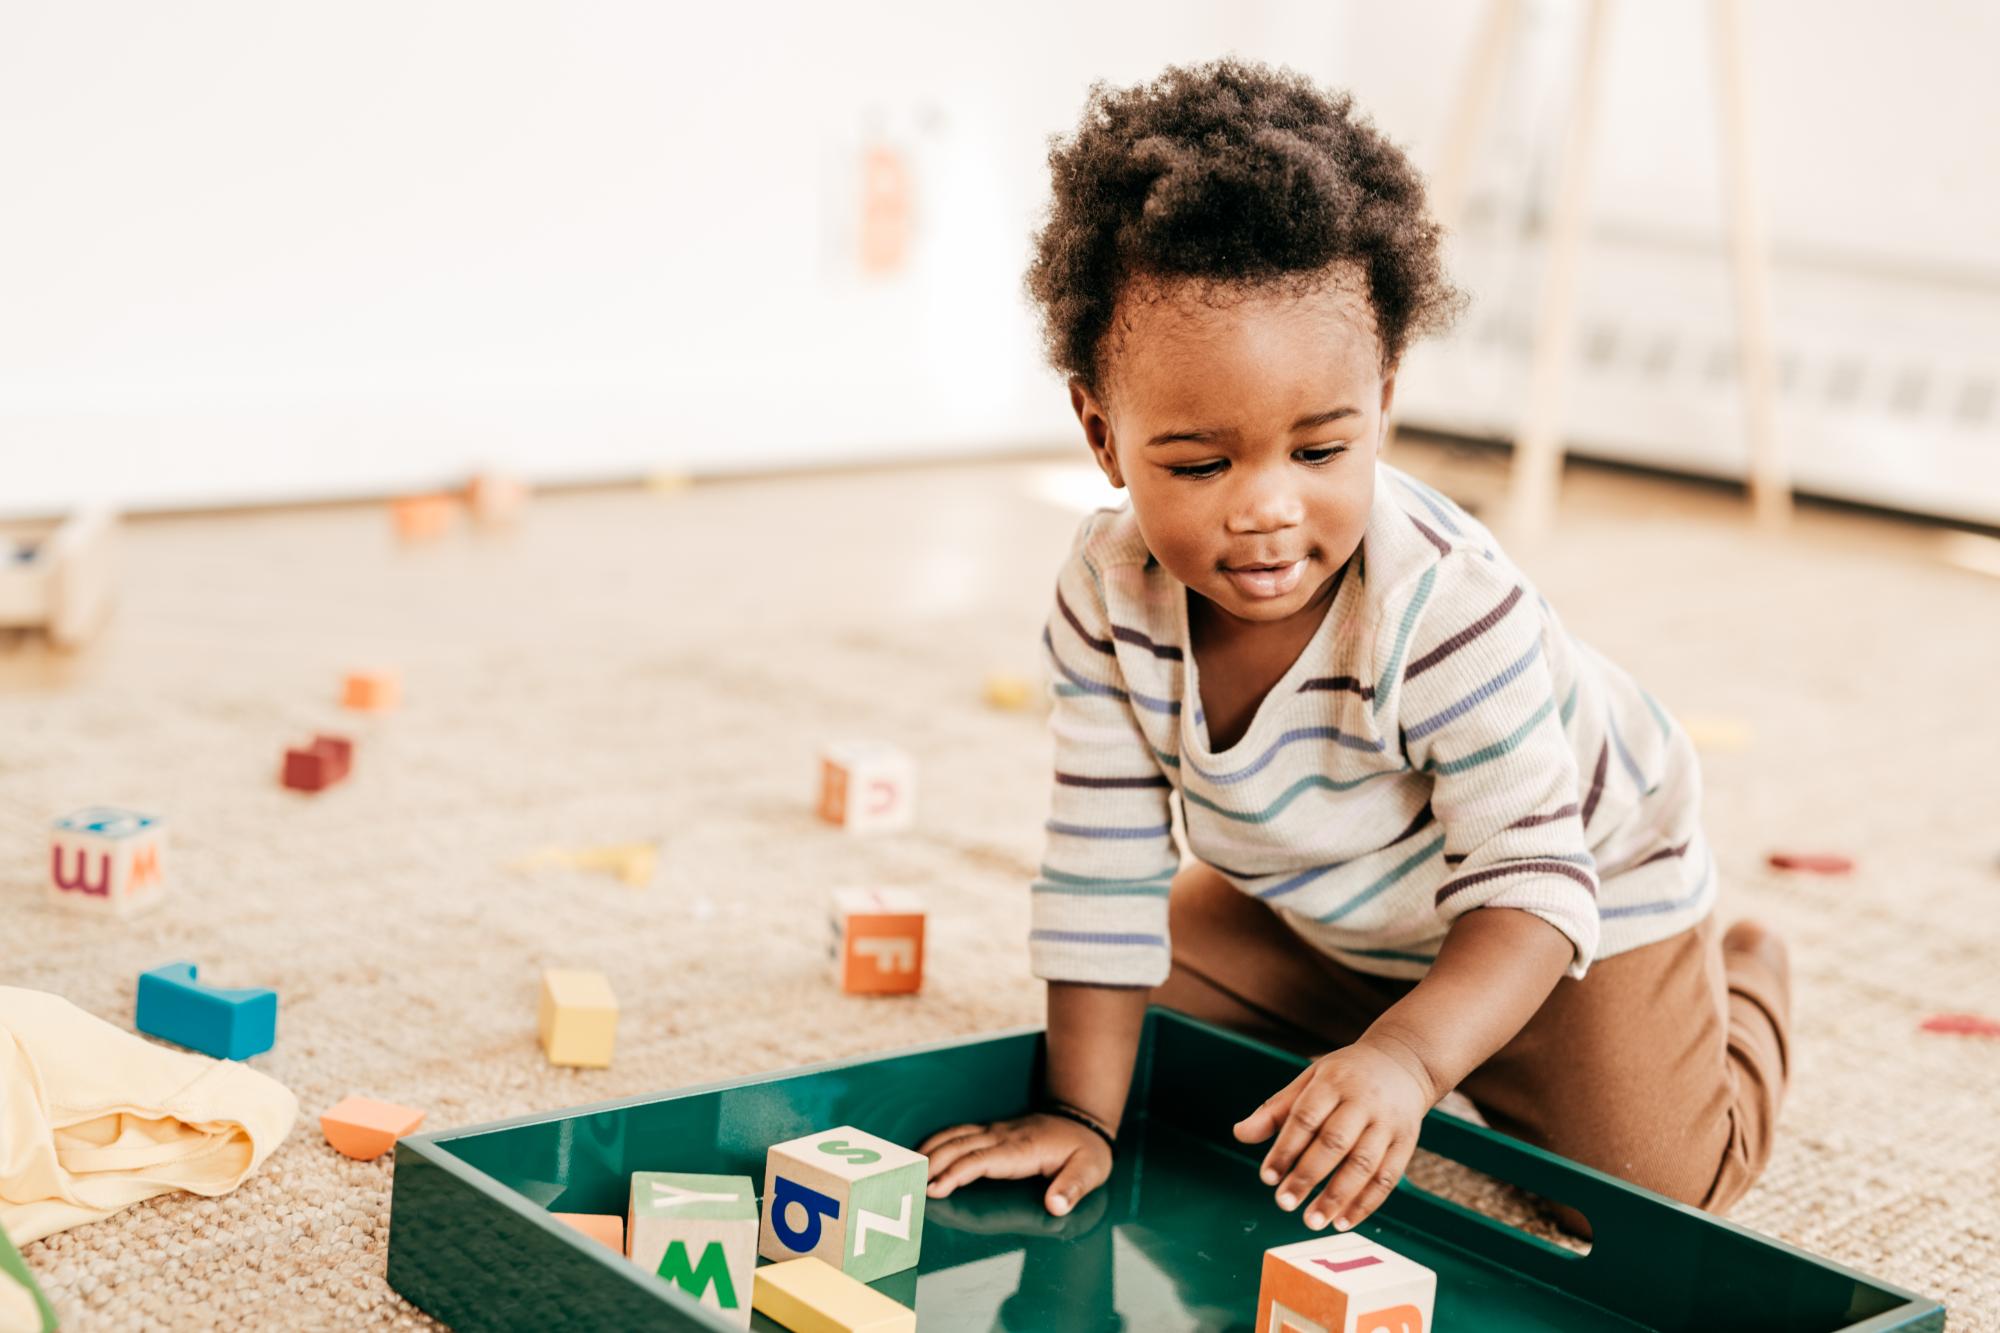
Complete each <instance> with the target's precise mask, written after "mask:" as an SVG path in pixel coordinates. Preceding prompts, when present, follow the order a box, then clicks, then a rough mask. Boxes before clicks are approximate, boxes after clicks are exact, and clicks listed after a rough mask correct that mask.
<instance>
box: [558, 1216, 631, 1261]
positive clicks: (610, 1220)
mask: <svg viewBox="0 0 2000 1333" xmlns="http://www.w3.org/2000/svg"><path fill="white" fill-rule="evenodd" d="M549 1216H551V1217H553V1218H555V1219H556V1220H557V1221H558V1222H561V1223H563V1224H564V1225H566V1226H572V1227H575V1228H576V1229H577V1230H578V1231H581V1232H582V1233H583V1234H584V1235H586V1236H588V1237H590V1238H591V1239H592V1240H594V1241H597V1242H598V1243H599V1244H601V1245H604V1246H606V1247H607V1248H608V1249H610V1251H611V1252H612V1253H613V1254H623V1253H625V1219H624V1218H622V1217H609V1216H606V1215H604V1214H602V1213H551V1214H549Z"/></svg>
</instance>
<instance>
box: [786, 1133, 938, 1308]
mask: <svg viewBox="0 0 2000 1333" xmlns="http://www.w3.org/2000/svg"><path fill="white" fill-rule="evenodd" d="M929 1177H930V1166H929V1161H928V1159H926V1158H925V1157H924V1156H923V1155H922V1154H920V1153H914V1152H911V1151H910V1150H909V1149H908V1148H901V1147H898V1146H897V1145H895V1144H893V1143H891V1142H889V1141H888V1140H887V1139H878V1138H876V1137H875V1136H874V1135H873V1134H864V1133H863V1132H862V1131H860V1130H858V1129H854V1128H851V1127H848V1126H842V1127H841V1128H839V1129H829V1130H823V1131H821V1132H820V1133H818V1134H809V1135H807V1136H806V1137H805V1138H802V1139H793V1140H791V1141H790V1142H788V1143H780V1144H778V1145H776V1146H775V1147H773V1148H772V1149H771V1150H770V1152H769V1154H768V1155H767V1156H766V1157H765V1165H764V1231H763V1237H762V1239H761V1240H760V1241H759V1242H758V1246H757V1252H758V1253H759V1254H761V1255H763V1256H764V1257H765V1258H766V1259H772V1260H784V1259H798V1258H803V1257H805V1256H807V1255H810V1256H812V1257H813V1258H815V1259H820V1260H824V1261H825V1262H826V1263H829V1264H831V1265H833V1266H834V1267H835V1268H838V1269H840V1270H841V1271H842V1272H844V1273H846V1274H847V1275H848V1276H849V1277H851V1278H854V1279H855V1280H856V1281H859V1282H873V1281H875V1279H877V1278H880V1277H886V1276H888V1275H889V1274H890V1273H900V1272H901V1271H902V1270H904V1269H905V1268H912V1267H915V1265H916V1262H917V1255H918V1252H919V1251H920V1250H921V1248H922V1245H923V1232H924V1186H925V1184H926V1183H927V1182H928V1180H929Z"/></svg>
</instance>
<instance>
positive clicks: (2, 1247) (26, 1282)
mask: <svg viewBox="0 0 2000 1333" xmlns="http://www.w3.org/2000/svg"><path fill="white" fill-rule="evenodd" d="M0 1273H7V1274H9V1275H11V1276H12V1277H13V1279H14V1280H15V1281H16V1282H18V1283H20V1284H21V1285H22V1286H24V1287H26V1288H27V1289H28V1294H29V1295H30V1296H33V1297H34V1298H35V1306H36V1308H38V1309H39V1310H40V1311H41V1312H42V1333H55V1326H56V1312H55V1310H54V1308H53V1307H52V1306H50V1305H49V1298H48V1297H46V1296H44V1295H42V1289H41V1288H40V1287H38V1286H36V1285H35V1275H34V1274H33V1273H30V1272H29V1271H28V1265H27V1261H25V1260H24V1259H22V1258H21V1252H20V1251H19V1250H17V1249H15V1248H14V1242H13V1241H11V1240H9V1239H8V1238H7V1233H6V1232H4V1231H0Z"/></svg>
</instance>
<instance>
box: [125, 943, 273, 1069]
mask: <svg viewBox="0 0 2000 1333" xmlns="http://www.w3.org/2000/svg"><path fill="white" fill-rule="evenodd" d="M136 1021H137V1024H138V1028H139V1031H141V1032H143V1033H145V1034H147V1035H148V1036H152V1037H160V1038H162V1039H164V1040H166V1041H170V1042H173V1043H174V1044H175V1045H177V1046H186V1047H189V1048H190V1049H193V1050H197V1051H200V1052H201V1053H202V1054H204V1055H212V1056H214V1057H215V1058H216V1059H218V1060H248V1059H249V1058H250V1057H251V1056H253V1055H257V1054H259V1053H261V1052H264V1051H268V1050H270V1049H271V1047H272V1045H273V1044H274V1043H275V1042H276V1041H277V1040H278V992H276V991H274V990H266V989H264V988H263V987H261V986H253V987H249V988H247V989H243V990H228V989H225V988H223V987H220V986H205V985H203V984H202V983H201V982H200V981H199V980H197V979H196V975H195V965H194V964H193V963H168V964H167V965H166V966H165V967H156V968H154V969H153V970H152V971H150V972H141V973H140V974H139V1005H138V1014H137V1019H136Z"/></svg>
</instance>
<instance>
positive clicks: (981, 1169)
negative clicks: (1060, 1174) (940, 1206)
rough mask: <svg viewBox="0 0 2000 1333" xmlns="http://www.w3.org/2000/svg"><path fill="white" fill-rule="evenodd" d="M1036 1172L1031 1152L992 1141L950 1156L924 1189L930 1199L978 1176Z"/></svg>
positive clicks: (1004, 1177)
mask: <svg viewBox="0 0 2000 1333" xmlns="http://www.w3.org/2000/svg"><path fill="white" fill-rule="evenodd" d="M1039 1174H1041V1172H1040V1170H1039V1169H1038V1167H1037V1165H1036V1163H1035V1159H1034V1157H1033V1155H1032V1154H1030V1153H1029V1152H1027V1151H1025V1150H1024V1149H1022V1148H1020V1147H1019V1146H1014V1147H1009V1146H1007V1145H1005V1144H1001V1143H999V1142H997V1141H996V1142H995V1143H993V1144H992V1145H990V1146H987V1147H981V1148H974V1149H972V1150H971V1151H969V1152H967V1153H965V1154H963V1155H962V1156H960V1157H958V1158H956V1159H954V1160H953V1162H952V1163H951V1165H950V1166H949V1167H947V1168H946V1169H945V1170H944V1172H943V1173H942V1174H940V1175H937V1176H934V1177H933V1178H932V1179H931V1185H930V1189H929V1190H927V1191H925V1192H926V1193H928V1194H929V1195H930V1196H931V1197H932V1198H933V1199H942V1198H944V1197H945V1196H946V1195H948V1194H950V1193H951V1192H952V1191H953V1190H955V1189H957V1188H958V1187H959V1186H960V1185H965V1184H969V1183H970V1182H972V1181H975V1180H979V1179H981V1178H989V1179H992V1180H1019V1179H1020V1178H1021V1177H1022V1176H1033V1175H1039Z"/></svg>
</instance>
